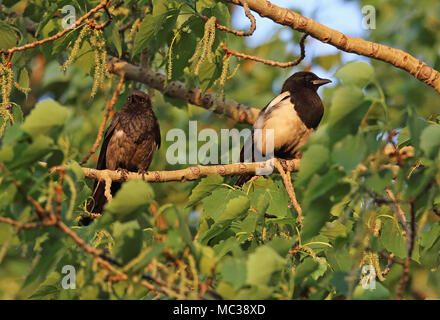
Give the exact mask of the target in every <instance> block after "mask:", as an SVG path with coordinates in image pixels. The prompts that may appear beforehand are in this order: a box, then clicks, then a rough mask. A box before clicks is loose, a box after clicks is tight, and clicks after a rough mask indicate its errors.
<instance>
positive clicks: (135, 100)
mask: <svg viewBox="0 0 440 320" xmlns="http://www.w3.org/2000/svg"><path fill="white" fill-rule="evenodd" d="M127 103H129V104H132V105H137V106H142V107H144V108H145V107H151V100H150V97H149V96H148V95H147V94H146V93H144V92H142V91H138V90H135V91H132V92H131V93H130V94H129V95H128V98H127Z"/></svg>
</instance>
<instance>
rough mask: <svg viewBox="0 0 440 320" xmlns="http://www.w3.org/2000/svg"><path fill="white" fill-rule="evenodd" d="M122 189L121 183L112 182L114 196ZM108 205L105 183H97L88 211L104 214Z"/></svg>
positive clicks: (88, 204) (89, 201)
mask: <svg viewBox="0 0 440 320" xmlns="http://www.w3.org/2000/svg"><path fill="white" fill-rule="evenodd" d="M120 188H121V183H120V182H112V185H111V187H110V190H111V193H112V195H113V196H114V195H115V194H116V192H117V191H118V190H119V189H120ZM106 203H107V198H106V196H105V183H104V182H103V181H95V184H94V186H93V194H92V198H91V199H89V200H88V201H87V211H88V212H90V213H102V211H103V210H104V205H105V204H106ZM87 224H88V223H87Z"/></svg>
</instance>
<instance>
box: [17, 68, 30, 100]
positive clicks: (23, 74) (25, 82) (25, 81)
mask: <svg viewBox="0 0 440 320" xmlns="http://www.w3.org/2000/svg"><path fill="white" fill-rule="evenodd" d="M18 84H19V85H20V86H21V87H22V88H25V89H26V88H29V73H28V71H27V69H26V68H22V69H21V70H20V74H19V76H18ZM26 95H27V94H26Z"/></svg>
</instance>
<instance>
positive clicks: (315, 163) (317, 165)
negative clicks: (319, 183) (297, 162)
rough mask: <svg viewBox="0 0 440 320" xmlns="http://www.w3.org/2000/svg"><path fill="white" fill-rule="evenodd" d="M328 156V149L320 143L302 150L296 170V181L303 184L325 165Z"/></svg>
mask: <svg viewBox="0 0 440 320" xmlns="http://www.w3.org/2000/svg"><path fill="white" fill-rule="evenodd" d="M329 158H330V155H329V150H328V149H327V148H326V147H324V146H323V145H320V144H315V145H312V146H310V147H309V148H308V149H307V150H306V152H304V154H303V157H302V161H301V167H300V169H299V172H298V180H297V181H298V183H300V184H305V183H306V182H307V181H308V180H309V179H310V178H311V177H312V176H313V174H315V173H317V172H318V171H320V170H322V169H323V168H325V167H326V166H327V162H328V160H329Z"/></svg>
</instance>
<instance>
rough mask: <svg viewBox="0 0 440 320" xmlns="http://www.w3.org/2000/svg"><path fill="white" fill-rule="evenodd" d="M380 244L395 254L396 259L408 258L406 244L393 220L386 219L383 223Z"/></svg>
mask: <svg viewBox="0 0 440 320" xmlns="http://www.w3.org/2000/svg"><path fill="white" fill-rule="evenodd" d="M380 242H381V243H382V245H383V246H384V247H385V249H387V250H388V251H389V252H391V253H394V255H395V256H396V257H399V258H402V259H403V258H405V257H406V254H407V252H406V242H405V238H404V237H403V236H402V233H401V232H400V231H399V229H398V228H397V227H396V223H395V222H394V221H393V220H390V219H386V220H384V221H383V223H382V230H381V233H380Z"/></svg>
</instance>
